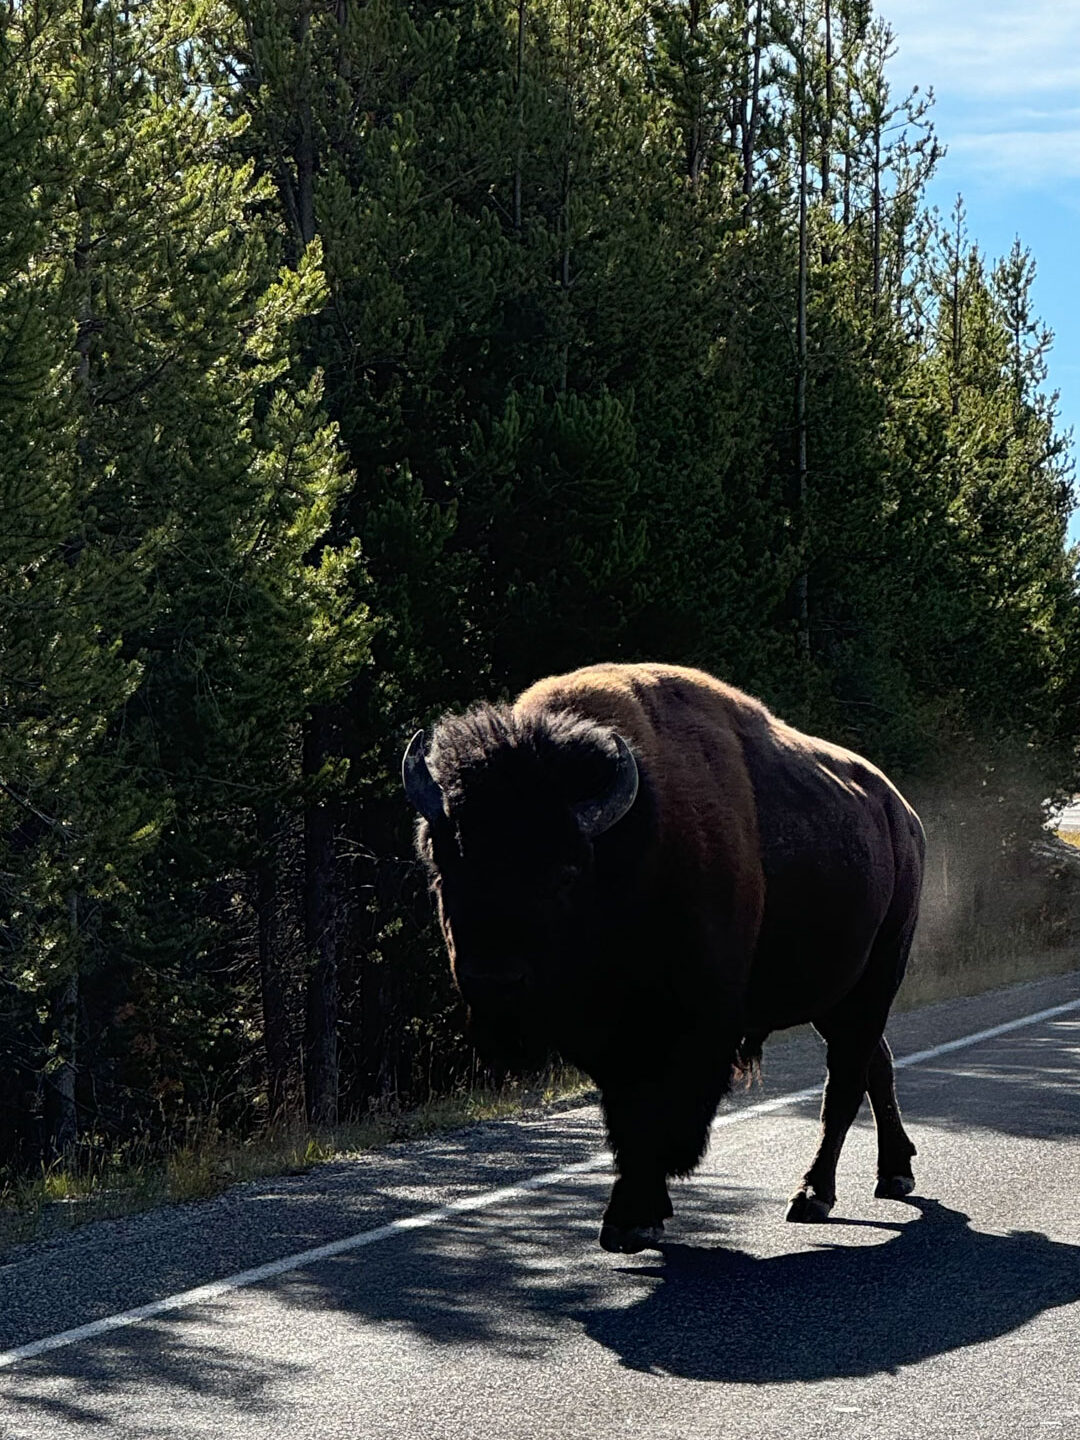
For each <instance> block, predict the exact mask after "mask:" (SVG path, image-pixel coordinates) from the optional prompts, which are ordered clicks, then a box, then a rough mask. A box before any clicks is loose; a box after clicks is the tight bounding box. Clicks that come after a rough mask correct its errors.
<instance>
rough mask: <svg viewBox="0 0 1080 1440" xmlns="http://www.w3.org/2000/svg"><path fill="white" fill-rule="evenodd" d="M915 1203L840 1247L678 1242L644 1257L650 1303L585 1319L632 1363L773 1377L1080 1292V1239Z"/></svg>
mask: <svg viewBox="0 0 1080 1440" xmlns="http://www.w3.org/2000/svg"><path fill="white" fill-rule="evenodd" d="M908 1203H909V1204H911V1205H914V1206H916V1207H917V1208H918V1209H919V1210H920V1211H921V1212H922V1217H921V1220H919V1221H914V1222H908V1223H904V1224H900V1225H898V1226H897V1227H896V1229H897V1234H896V1236H895V1238H894V1239H891V1240H888V1241H886V1242H885V1243H883V1244H879V1245H870V1246H861V1245H860V1246H849V1245H838V1244H835V1243H830V1241H829V1238H828V1231H829V1228H830V1227H823V1228H822V1230H821V1231H820V1232H819V1233H820V1240H818V1241H817V1243H816V1244H815V1247H814V1248H813V1249H808V1250H803V1251H800V1252H798V1253H794V1254H787V1255H778V1256H774V1257H770V1258H768V1259H759V1258H755V1257H753V1256H750V1255H746V1254H745V1253H743V1252H741V1251H737V1250H727V1249H697V1248H694V1247H692V1246H689V1245H680V1244H671V1245H666V1246H665V1247H664V1258H663V1262H661V1263H659V1264H657V1265H656V1266H655V1268H654V1267H651V1266H639V1267H634V1268H635V1269H637V1270H638V1272H639V1273H640V1274H642V1276H643V1277H644V1275H645V1274H647V1275H648V1277H649V1279H650V1280H651V1281H652V1282H653V1284H652V1288H651V1289H650V1290H649V1292H648V1294H647V1295H646V1296H645V1297H644V1298H643V1299H642V1300H641V1301H640V1302H638V1303H637V1304H635V1305H633V1306H631V1307H630V1308H628V1309H607V1308H597V1309H591V1310H586V1311H581V1312H578V1314H577V1316H576V1317H575V1318H576V1319H577V1320H578V1321H579V1322H580V1323H581V1325H582V1326H583V1328H584V1330H585V1332H586V1333H587V1334H588V1335H590V1336H591V1337H592V1339H594V1340H595V1341H597V1342H598V1343H599V1344H601V1345H604V1346H605V1347H607V1348H609V1349H611V1350H614V1351H615V1352H616V1353H617V1354H618V1355H619V1357H620V1359H621V1361H622V1363H623V1364H624V1365H626V1366H628V1367H630V1368H632V1369H635V1370H644V1371H650V1372H654V1373H658V1374H669V1375H678V1376H681V1377H683V1378H686V1379H691V1380H706V1381H708V1380H714V1381H728V1382H736V1383H738V1382H742V1383H753V1384H765V1383H770V1382H771V1383H785V1382H790V1381H807V1380H825V1379H832V1378H836V1377H842V1376H859V1375H871V1374H877V1373H881V1372H889V1371H896V1370H898V1369H899V1368H900V1367H901V1366H904V1365H912V1364H915V1363H917V1362H918V1361H921V1360H925V1359H928V1358H930V1357H931V1356H934V1355H940V1354H943V1353H945V1352H947V1351H950V1350H956V1349H959V1348H960V1347H962V1346H966V1345H974V1344H978V1343H980V1342H981V1341H985V1340H991V1339H994V1338H995V1337H997V1336H1000V1335H1004V1334H1007V1333H1008V1332H1010V1331H1012V1330H1015V1329H1017V1328H1018V1327H1019V1326H1021V1325H1023V1324H1025V1323H1026V1322H1027V1321H1029V1320H1031V1319H1033V1318H1034V1317H1035V1316H1036V1315H1039V1314H1041V1313H1042V1312H1043V1311H1045V1310H1049V1309H1052V1308H1054V1307H1055V1306H1059V1305H1067V1304H1070V1303H1073V1302H1075V1301H1077V1300H1080V1247H1078V1246H1074V1245H1066V1244H1062V1243H1060V1242H1058V1241H1053V1240H1049V1239H1047V1238H1046V1236H1044V1235H1038V1234H1034V1233H1031V1232H1028V1231H1021V1232H1014V1233H1012V1234H1009V1235H987V1234H982V1233H980V1232H978V1231H974V1230H972V1229H971V1228H970V1226H969V1224H968V1217H967V1216H966V1215H962V1214H961V1213H960V1212H959V1211H956V1210H950V1209H949V1208H948V1207H947V1206H945V1205H942V1204H941V1203H940V1202H938V1201H936V1200H923V1199H915V1198H913V1199H912V1200H910V1201H909V1202H908ZM834 1223H835V1222H834ZM883 1228H892V1227H891V1226H884V1227H883ZM815 1239H817V1233H815Z"/></svg>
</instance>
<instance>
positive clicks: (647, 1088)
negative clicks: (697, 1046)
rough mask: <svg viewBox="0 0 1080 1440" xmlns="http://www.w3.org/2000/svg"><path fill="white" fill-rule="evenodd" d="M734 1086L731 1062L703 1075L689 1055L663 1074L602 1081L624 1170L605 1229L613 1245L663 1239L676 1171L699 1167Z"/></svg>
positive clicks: (603, 1240)
mask: <svg viewBox="0 0 1080 1440" xmlns="http://www.w3.org/2000/svg"><path fill="white" fill-rule="evenodd" d="M691 1053H692V1052H691ZM729 1083H730V1067H728V1068H726V1069H725V1070H724V1071H723V1073H716V1072H715V1071H714V1072H711V1073H702V1071H701V1070H700V1069H698V1068H697V1065H696V1064H695V1063H694V1062H693V1061H691V1062H690V1063H689V1064H688V1063H687V1058H686V1056H685V1055H684V1056H682V1057H680V1060H679V1061H678V1062H677V1063H673V1064H672V1066H671V1068H670V1070H669V1071H667V1072H666V1073H664V1074H661V1075H658V1076H656V1077H655V1078H651V1079H649V1080H635V1081H633V1082H627V1081H623V1082H621V1083H619V1082H613V1083H611V1084H608V1085H602V1086H601V1103H602V1104H603V1107H604V1116H605V1118H606V1120H607V1129H608V1136H609V1138H610V1141H611V1148H612V1151H613V1152H614V1156H615V1168H616V1170H617V1171H618V1178H617V1179H616V1181H615V1184H614V1186H613V1187H612V1191H611V1198H610V1200H609V1201H608V1206H607V1209H606V1210H605V1211H604V1219H603V1224H602V1225H601V1227H600V1244H601V1245H602V1246H603V1248H604V1249H605V1250H613V1251H621V1252H623V1253H626V1254H633V1253H635V1252H636V1251H638V1250H644V1249H646V1248H647V1247H650V1246H656V1245H658V1244H659V1243H660V1240H661V1239H662V1237H663V1232H664V1221H665V1220H667V1219H669V1218H670V1216H671V1214H672V1213H673V1212H672V1207H671V1198H670V1196H669V1195H668V1188H667V1179H668V1176H671V1175H689V1174H690V1172H691V1171H692V1170H693V1169H694V1168H695V1167H696V1165H697V1163H698V1161H699V1160H700V1159H701V1157H702V1155H703V1154H704V1153H705V1148H706V1146H707V1145H708V1143H709V1127H710V1125H711V1123H712V1118H713V1115H714V1114H715V1113H716V1107H717V1105H718V1104H719V1103H720V1097H721V1095H723V1093H724V1092H725V1091H726V1089H727V1088H728V1085H729Z"/></svg>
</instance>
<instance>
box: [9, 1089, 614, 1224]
mask: <svg viewBox="0 0 1080 1440" xmlns="http://www.w3.org/2000/svg"><path fill="white" fill-rule="evenodd" d="M590 1089H591V1086H590V1082H589V1081H588V1080H586V1079H585V1078H584V1077H583V1076H582V1075H580V1074H579V1073H578V1072H577V1071H576V1070H573V1069H571V1068H570V1067H568V1066H559V1067H553V1068H552V1069H551V1070H550V1071H549V1072H548V1073H547V1074H545V1075H544V1076H543V1077H541V1078H540V1079H539V1080H538V1081H535V1082H533V1083H531V1084H525V1083H514V1084H507V1085H505V1086H503V1087H501V1088H500V1089H498V1090H494V1089H475V1090H470V1091H468V1092H462V1093H460V1094H456V1095H449V1096H446V1097H443V1098H441V1099H437V1100H432V1101H430V1102H429V1103H428V1104H426V1105H422V1106H419V1107H417V1108H415V1109H409V1110H404V1109H397V1108H395V1107H393V1106H386V1107H385V1108H383V1109H382V1110H378V1111H373V1112H372V1114H371V1115H370V1116H368V1117H366V1118H365V1119H364V1120H362V1121H357V1122H354V1123H351V1124H346V1125H341V1126H338V1127H336V1128H334V1129H333V1130H328V1131H315V1130H311V1129H310V1128H308V1127H307V1126H305V1125H301V1124H294V1125H286V1126H277V1127H272V1128H270V1129H267V1130H264V1131H262V1132H261V1133H259V1134H258V1135H255V1136H253V1137H252V1138H251V1139H249V1140H246V1141H239V1140H236V1139H233V1138H230V1137H228V1136H225V1135H222V1134H220V1133H219V1131H218V1130H217V1127H216V1126H215V1125H213V1124H212V1123H211V1124H204V1125H202V1126H200V1127H198V1129H197V1130H193V1131H192V1133H191V1134H189V1136H188V1137H187V1139H186V1140H185V1142H184V1143H183V1144H182V1145H180V1146H179V1147H178V1148H177V1149H175V1150H173V1151H172V1152H171V1153H169V1154H167V1155H166V1156H164V1157H163V1158H162V1157H161V1156H160V1155H156V1154H152V1153H151V1152H150V1150H149V1148H148V1147H142V1148H141V1150H140V1147H139V1146H129V1147H127V1148H126V1149H124V1150H123V1151H120V1152H113V1153H110V1152H108V1151H107V1150H106V1149H105V1147H104V1146H102V1145H100V1144H99V1145H98V1146H96V1147H94V1146H90V1145H88V1146H86V1147H85V1151H84V1153H82V1154H81V1155H80V1156H79V1157H77V1159H76V1161H75V1163H72V1164H67V1165H65V1164H62V1163H59V1162H57V1163H56V1164H54V1165H52V1166H49V1167H47V1168H44V1169H43V1170H42V1171H41V1173H40V1174H37V1175H32V1176H28V1177H27V1176H23V1177H18V1178H12V1179H9V1180H6V1181H4V1180H3V1179H0V1252H2V1251H3V1250H4V1249H6V1248H8V1247H10V1246H12V1245H17V1244H22V1243H26V1242H28V1241H32V1240H39V1239H46V1238H51V1237H52V1236H55V1235H57V1234H62V1233H63V1232H65V1231H67V1230H71V1229H74V1228H75V1227H76V1226H78V1225H84V1224H86V1223H87V1222H88V1221H91V1220H107V1219H117V1218H121V1217H123V1216H127V1215H135V1214H138V1213H139V1212H141V1211H144V1210H149V1209H152V1208H153V1207H155V1206H157V1205H165V1204H180V1203H183V1202H185V1201H192V1200H203V1199H206V1198H208V1197H209V1196H212V1195H217V1194H220V1193H221V1191H223V1190H225V1189H227V1188H228V1187H229V1186H231V1185H237V1184H243V1183H244V1182H245V1181H251V1180H261V1179H264V1178H265V1177H268V1176H272V1175H299V1174H302V1173H303V1172H304V1171H306V1170H309V1169H310V1168H311V1167H312V1166H313V1165H319V1164H322V1163H323V1162H325V1161H327V1160H334V1159H338V1158H341V1157H344V1156H348V1155H356V1154H360V1153H362V1152H363V1151H366V1150H376V1149H379V1148H381V1147H383V1146H385V1145H389V1144H392V1143H393V1142H394V1141H398V1140H412V1139H418V1138H421V1137H423V1136H425V1135H432V1134H436V1133H439V1132H441V1131H446V1130H453V1129H457V1128H459V1127H461V1126H463V1125H471V1124H475V1123H477V1122H479V1121H483V1120H499V1119H504V1118H507V1117H510V1116H519V1115H522V1114H524V1113H527V1112H529V1111H533V1110H538V1109H541V1108H547V1107H550V1106H551V1105H552V1104H554V1103H556V1102H558V1101H566V1100H571V1099H574V1098H577V1097H581V1096H584V1095H586V1094H588V1093H589V1091H590Z"/></svg>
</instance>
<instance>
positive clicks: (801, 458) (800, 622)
mask: <svg viewBox="0 0 1080 1440" xmlns="http://www.w3.org/2000/svg"><path fill="white" fill-rule="evenodd" d="M802 19H803V25H802V34H801V37H800V53H799V62H798V63H799V86H798V90H799V296H798V315H797V319H796V348H797V351H798V358H797V361H796V377H795V427H796V434H797V452H798V454H797V462H796V463H797V480H796V507H797V511H798V537H799V547H800V550H801V555H800V561H799V573H798V575H797V576H796V579H795V623H796V628H797V631H798V637H799V650H800V652H801V654H802V658H803V660H804V661H807V662H809V659H810V577H809V573H808V568H809V554H808V544H807V540H808V536H807V530H808V523H807V502H808V484H807V474H808V471H807V453H806V365H807V335H806V332H807V314H806V310H807V288H808V276H807V271H808V268H809V215H808V207H807V193H806V192H807V180H808V174H807V172H808V169H809V116H808V114H807V83H806V9H805V4H804V6H803V11H802Z"/></svg>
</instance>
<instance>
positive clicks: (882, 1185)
mask: <svg viewBox="0 0 1080 1440" xmlns="http://www.w3.org/2000/svg"><path fill="white" fill-rule="evenodd" d="M914 1189H915V1181H914V1180H913V1179H912V1177H911V1176H910V1175H882V1176H881V1177H880V1179H879V1180H878V1182H877V1184H876V1185H875V1186H874V1198H875V1199H877V1200H903V1198H904V1197H905V1195H910V1194H911V1192H912V1191H913V1190H914Z"/></svg>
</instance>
